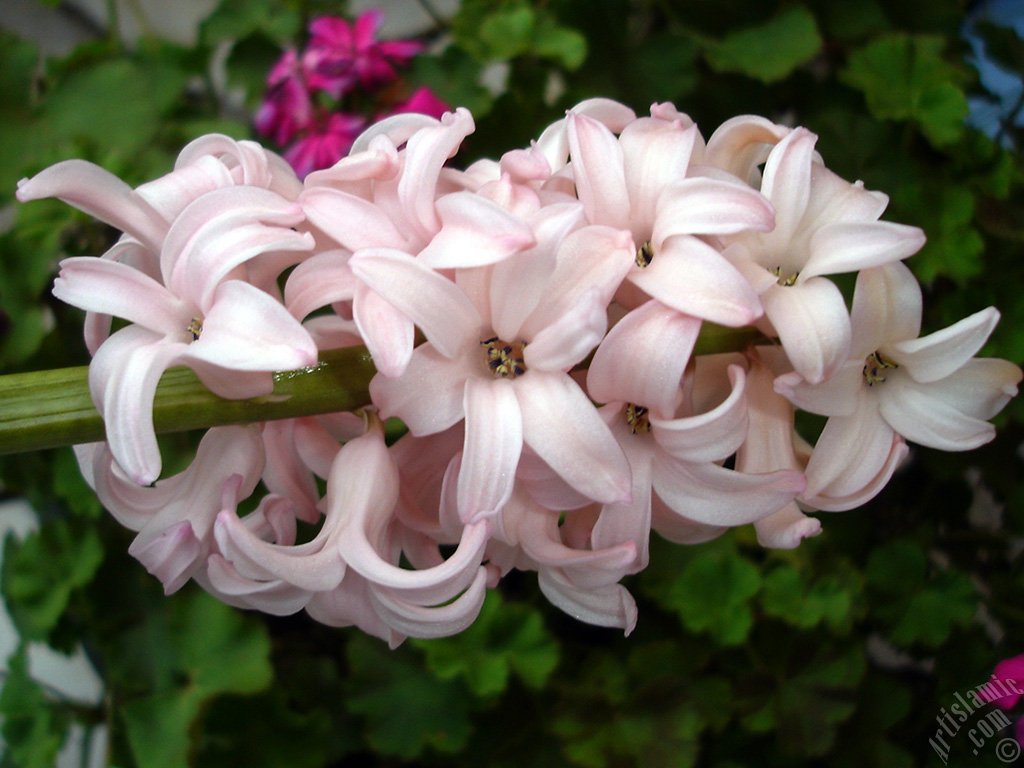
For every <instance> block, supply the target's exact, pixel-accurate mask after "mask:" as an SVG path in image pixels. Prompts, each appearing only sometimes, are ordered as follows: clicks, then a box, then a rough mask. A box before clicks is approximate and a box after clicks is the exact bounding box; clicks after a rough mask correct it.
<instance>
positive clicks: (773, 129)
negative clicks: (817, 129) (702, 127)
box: [705, 115, 792, 187]
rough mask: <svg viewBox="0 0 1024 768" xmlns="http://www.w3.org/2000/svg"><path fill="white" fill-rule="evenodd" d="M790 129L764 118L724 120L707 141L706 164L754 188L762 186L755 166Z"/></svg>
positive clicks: (759, 174) (741, 116)
mask: <svg viewBox="0 0 1024 768" xmlns="http://www.w3.org/2000/svg"><path fill="white" fill-rule="evenodd" d="M791 130H792V129H791V128H787V127H785V126H783V125H776V124H775V123H773V122H771V121H770V120H768V119H766V118H764V117H758V116H756V115H740V116H738V117H733V118H731V119H729V120H726V121H725V122H724V123H722V124H721V125H720V126H718V128H716V129H715V132H714V133H713V134H711V138H710V139H708V147H707V152H706V153H705V162H706V163H707V164H708V165H711V166H714V167H716V168H721V169H722V170H725V171H728V172H729V173H731V174H732V175H734V176H739V177H740V178H741V179H743V180H744V181H745V182H747V183H748V184H750V185H751V186H753V187H759V186H760V185H761V173H760V170H759V169H758V166H759V165H760V164H761V163H763V162H764V161H765V158H766V157H768V153H769V152H770V151H771V149H772V147H773V146H774V145H775V144H778V143H779V141H781V140H782V139H783V138H784V137H785V136H786V135H787V134H788V133H789V132H790V131H791Z"/></svg>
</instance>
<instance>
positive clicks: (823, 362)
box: [761, 277, 850, 384]
mask: <svg viewBox="0 0 1024 768" xmlns="http://www.w3.org/2000/svg"><path fill="white" fill-rule="evenodd" d="M761 302H762V303H763V304H764V312H765V315H767V317H768V319H769V320H771V322H772V325H774V326H775V330H776V331H778V333H779V340H780V341H781V342H782V347H783V349H785V350H786V354H787V355H788V356H789V360H790V362H791V363H793V367H794V368H795V369H796V370H797V372H798V373H799V374H800V375H801V376H803V377H804V378H805V379H806V380H807V381H808V382H810V383H811V384H820V383H821V382H822V381H824V380H825V379H827V378H829V377H830V376H833V375H834V374H835V373H836V371H838V370H839V367H840V366H841V365H842V364H843V363H845V362H846V360H847V356H848V354H849V351H850V316H849V315H848V314H847V313H846V302H845V301H843V294H841V293H840V292H839V289H838V288H836V286H835V285H834V284H833V283H832V281H830V280H828V279H827V278H824V277H812V278H811V279H810V280H808V281H807V282H798V283H796V284H795V285H788V286H783V285H774V286H772V287H771V288H769V289H768V290H767V291H765V292H764V293H763V294H762V295H761Z"/></svg>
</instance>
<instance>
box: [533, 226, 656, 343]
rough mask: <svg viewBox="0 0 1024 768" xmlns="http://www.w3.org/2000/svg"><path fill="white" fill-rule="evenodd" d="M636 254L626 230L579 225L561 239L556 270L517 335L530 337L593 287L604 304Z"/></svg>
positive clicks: (569, 307) (617, 285) (612, 293)
mask: <svg viewBox="0 0 1024 768" xmlns="http://www.w3.org/2000/svg"><path fill="white" fill-rule="evenodd" d="M635 257H636V251H635V247H634V245H633V240H632V238H631V237H630V236H629V233H628V232H624V231H622V230H618V229H611V228H609V227H601V226H589V227H583V228H582V229H578V230H576V231H574V232H572V233H571V234H569V235H567V236H566V238H565V239H564V240H563V241H562V242H561V244H560V245H559V247H558V254H557V257H556V267H555V272H554V274H553V275H552V276H551V278H550V279H549V280H548V290H547V291H545V293H544V296H543V297H542V298H541V300H540V302H539V304H538V306H537V309H536V310H535V311H534V312H533V313H532V314H531V315H530V316H529V317H528V318H527V319H526V321H525V322H524V323H523V327H522V329H521V330H520V334H521V336H520V338H523V339H526V340H530V339H532V338H534V336H535V335H536V334H537V333H539V332H540V330H541V329H542V328H544V327H545V326H546V325H550V324H551V323H553V322H554V321H555V320H556V319H558V318H559V317H561V316H562V315H563V314H565V313H566V312H567V311H569V310H570V309H571V308H572V307H573V306H574V305H575V304H576V303H577V302H578V301H579V300H580V297H581V296H582V295H583V294H584V293H586V292H587V291H589V290H590V289H591V288H596V289H597V292H598V296H599V297H600V300H601V301H602V302H603V303H604V304H605V305H606V306H607V305H608V304H609V303H610V302H611V298H612V296H613V295H614V293H615V291H616V290H617V289H618V287H619V285H620V283H621V282H622V280H623V278H624V277H625V276H626V274H627V273H628V272H629V270H630V268H631V267H632V266H633V264H634V259H635Z"/></svg>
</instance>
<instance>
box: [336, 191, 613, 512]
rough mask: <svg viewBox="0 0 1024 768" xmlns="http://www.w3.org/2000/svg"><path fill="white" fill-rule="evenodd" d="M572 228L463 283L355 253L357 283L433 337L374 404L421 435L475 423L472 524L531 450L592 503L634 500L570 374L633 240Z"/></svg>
mask: <svg viewBox="0 0 1024 768" xmlns="http://www.w3.org/2000/svg"><path fill="white" fill-rule="evenodd" d="M567 213H568V214H571V213H572V212H571V211H569V212H567ZM574 220H575V217H574V216H572V215H570V216H568V217H567V218H566V220H565V221H563V222H561V223H560V224H559V225H558V226H554V227H553V229H552V231H551V234H550V235H548V236H544V237H540V243H539V245H538V246H537V248H535V249H534V250H532V251H529V252H526V253H524V254H521V258H519V257H516V258H515V259H514V260H511V259H508V260H505V261H503V262H501V263H499V264H496V265H495V266H493V267H488V268H478V269H476V270H466V271H465V273H464V274H465V282H463V281H462V280H460V279H457V280H456V282H455V283H453V282H451V281H450V280H448V279H446V278H444V277H442V276H441V275H439V274H437V273H436V272H433V271H432V270H429V269H428V268H427V267H425V266H424V265H423V264H422V263H421V262H420V261H419V260H417V259H414V258H412V257H410V256H407V255H405V254H402V253H400V252H397V251H388V250H386V249H376V250H374V249H366V250H365V251H362V252H360V253H358V254H356V255H355V256H353V257H352V261H351V263H352V265H353V269H354V271H356V273H357V274H358V275H359V276H360V278H361V279H362V280H364V281H365V282H366V283H367V284H368V285H369V286H370V287H372V288H373V289H374V290H375V291H377V292H378V293H380V294H381V295H382V296H383V297H384V298H385V299H386V300H387V301H388V302H390V303H392V304H394V305H395V306H396V307H398V308H400V309H401V310H402V311H403V312H404V313H405V314H406V315H408V316H409V317H410V318H411V319H413V320H414V322H415V323H416V324H417V326H419V327H420V328H421V329H422V330H423V332H424V334H425V335H426V337H427V339H428V342H427V343H425V344H423V345H421V346H419V347H417V348H416V349H415V350H414V351H413V353H412V358H411V360H410V363H409V365H408V367H407V368H406V370H405V372H404V373H403V374H402V375H401V376H399V377H397V378H394V379H388V378H386V377H383V376H381V375H379V374H378V375H377V376H375V377H374V379H373V380H372V381H371V383H370V394H371V397H372V398H373V400H374V403H376V404H377V405H378V406H379V407H380V409H381V412H382V414H384V415H387V416H392V415H394V416H398V417H399V418H401V419H402V420H403V421H404V422H405V423H406V424H408V425H409V428H410V430H411V431H412V433H413V434H415V435H429V434H434V433H436V432H441V431H443V430H445V429H448V428H449V427H450V426H452V425H454V424H457V423H458V422H460V421H461V420H463V419H465V443H464V448H463V454H462V457H461V469H460V471H459V477H458V510H459V514H460V516H461V517H462V519H463V520H464V521H466V522H473V521H475V520H478V519H480V518H482V517H486V516H488V515H493V514H495V513H496V512H497V511H498V510H499V509H500V508H501V507H502V505H504V503H505V502H506V501H508V499H509V497H510V495H511V493H512V487H513V484H514V480H515V476H516V469H517V467H518V465H519V460H520V455H521V453H522V451H523V447H524V445H525V446H528V447H529V448H530V449H531V450H532V451H533V452H535V453H536V455H538V456H539V457H540V458H541V459H543V461H544V462H546V463H547V464H548V465H550V466H551V467H552V468H553V469H554V471H555V473H556V474H558V475H559V476H560V477H561V478H562V479H564V480H565V481H566V482H567V483H568V484H569V485H570V486H571V487H573V488H574V489H576V490H577V491H578V492H580V493H583V494H584V495H586V496H588V497H589V498H592V499H596V500H600V501H607V502H614V501H623V500H625V499H627V498H628V496H629V470H628V466H627V465H626V461H625V458H624V456H623V454H622V452H621V450H620V449H619V447H618V446H617V445H616V444H615V441H614V439H613V438H612V437H611V435H610V433H609V432H608V429H607V427H606V426H605V425H604V424H603V423H602V422H601V419H600V418H599V416H598V414H597V412H596V410H595V409H594V407H593V406H592V405H591V403H590V401H589V400H588V399H587V397H586V395H585V394H584V393H583V391H582V390H581V389H580V388H579V386H578V385H577V384H576V383H575V381H573V379H572V378H571V377H570V376H569V374H568V372H569V370H570V369H571V368H572V367H573V366H574V365H576V364H577V363H578V362H580V361H581V360H582V359H583V358H585V357H586V356H587V354H588V353H589V352H590V350H591V349H593V348H594V347H595V346H596V345H597V343H598V341H599V340H600V339H601V338H602V336H603V335H604V331H605V327H606V324H607V320H606V316H605V308H606V306H607V304H608V302H609V300H610V298H611V294H612V292H613V291H614V290H615V289H616V288H617V287H618V285H619V283H620V281H621V280H622V277H623V275H624V274H625V272H626V271H627V270H628V269H629V265H630V264H631V263H632V244H631V243H630V242H629V240H628V236H626V235H625V233H621V232H616V231H615V230H611V229H608V228H605V227H587V228H584V229H581V230H578V231H576V232H573V233H572V234H569V235H568V236H565V235H564V234H563V233H564V225H565V224H571V223H572V222H573V221H574ZM555 223H556V222H554V221H552V222H551V224H555ZM459 274H460V275H461V274H463V273H461V272H460V273H459ZM460 285H465V289H463V288H462V287H460ZM467 291H468V292H467Z"/></svg>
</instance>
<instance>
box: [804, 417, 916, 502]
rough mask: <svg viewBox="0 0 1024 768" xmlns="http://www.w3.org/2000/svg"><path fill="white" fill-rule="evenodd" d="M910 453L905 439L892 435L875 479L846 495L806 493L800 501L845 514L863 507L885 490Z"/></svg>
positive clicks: (831, 492)
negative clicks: (887, 451) (887, 450)
mask: <svg viewBox="0 0 1024 768" xmlns="http://www.w3.org/2000/svg"><path fill="white" fill-rule="evenodd" d="M819 442H820V440H819ZM909 453H910V449H909V448H908V447H907V444H906V443H905V442H904V441H903V438H902V437H900V436H899V435H898V434H896V433H892V442H891V443H890V445H889V453H888V454H887V455H886V456H885V461H884V462H883V463H882V464H881V466H880V467H879V468H878V472H877V473H876V474H875V476H874V477H871V478H868V479H867V480H865V481H863V482H862V484H861V485H860V486H859V487H857V488H853V489H852V490H850V492H849V493H847V494H845V495H839V494H837V493H835V492H833V491H831V490H826V491H823V492H822V493H821V494H818V495H811V494H809V493H805V494H804V495H803V496H801V497H800V500H801V501H802V502H804V503H805V504H807V505H808V506H809V507H812V508H814V509H821V510H824V511H826V512H845V511H847V510H850V509H856V508H858V507H862V506H864V505H865V504H867V503H868V502H869V501H871V499H873V498H875V496H877V495H878V494H879V493H880V492H881V490H882V489H883V488H885V486H886V484H887V483H888V482H889V479H890V478H891V477H892V476H893V473H894V472H895V471H896V470H897V469H899V467H900V465H901V464H902V463H903V462H904V460H905V459H906V458H907V455H908V454H909Z"/></svg>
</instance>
